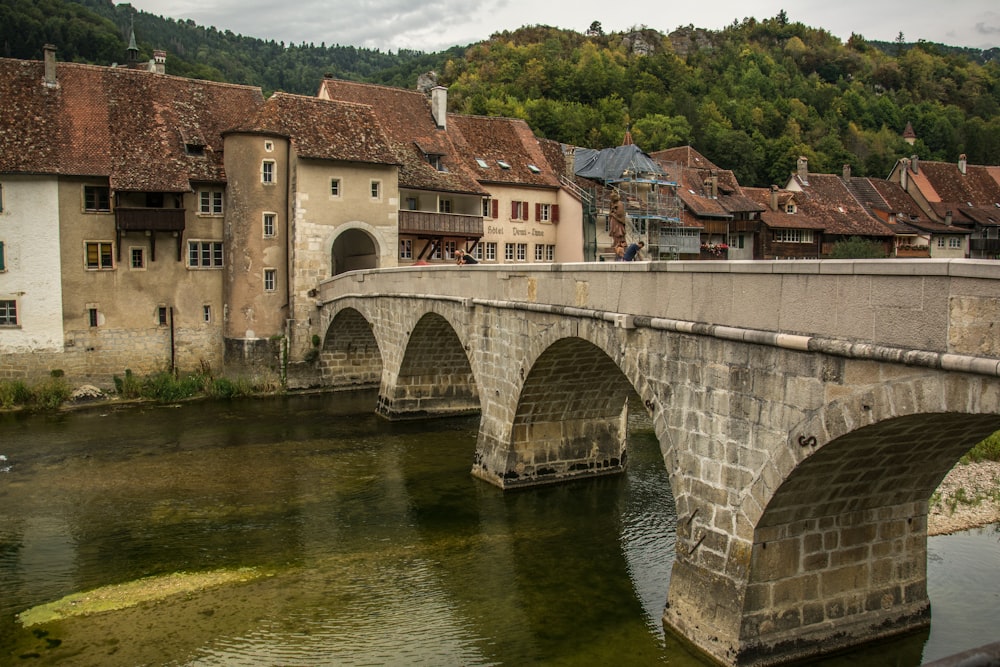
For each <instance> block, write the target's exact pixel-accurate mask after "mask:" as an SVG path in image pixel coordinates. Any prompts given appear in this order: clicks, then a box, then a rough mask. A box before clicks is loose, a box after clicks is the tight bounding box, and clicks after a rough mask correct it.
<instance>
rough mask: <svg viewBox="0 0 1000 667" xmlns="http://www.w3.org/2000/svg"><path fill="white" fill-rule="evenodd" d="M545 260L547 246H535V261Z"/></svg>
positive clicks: (539, 244)
mask: <svg viewBox="0 0 1000 667" xmlns="http://www.w3.org/2000/svg"><path fill="white" fill-rule="evenodd" d="M544 258H545V246H544V245H542V244H541V243H536V244H535V261H536V262H541V261H542V260H543V259H544Z"/></svg>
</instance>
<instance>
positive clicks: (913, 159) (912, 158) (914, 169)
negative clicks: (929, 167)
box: [910, 155, 920, 174]
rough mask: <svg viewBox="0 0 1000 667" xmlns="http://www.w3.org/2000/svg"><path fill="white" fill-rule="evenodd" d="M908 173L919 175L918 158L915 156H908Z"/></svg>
mask: <svg viewBox="0 0 1000 667" xmlns="http://www.w3.org/2000/svg"><path fill="white" fill-rule="evenodd" d="M910 171H912V172H913V173H914V174H919V173H920V158H919V157H918V156H916V155H911V156H910Z"/></svg>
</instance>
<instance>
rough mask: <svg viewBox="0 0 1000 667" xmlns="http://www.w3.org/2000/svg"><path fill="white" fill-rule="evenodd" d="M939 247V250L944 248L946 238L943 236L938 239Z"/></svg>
mask: <svg viewBox="0 0 1000 667" xmlns="http://www.w3.org/2000/svg"><path fill="white" fill-rule="evenodd" d="M937 246H938V247H939V248H943V247H944V237H943V236H939V237H938V240H937Z"/></svg>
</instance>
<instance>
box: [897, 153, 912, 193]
mask: <svg viewBox="0 0 1000 667" xmlns="http://www.w3.org/2000/svg"><path fill="white" fill-rule="evenodd" d="M899 164H900V166H901V167H902V169H900V170H899V187H901V188H903V189H904V190H905V189H906V186H907V185H908V184H909V181H908V179H907V171H908V170H909V168H910V160H909V159H908V158H905V157H904V158H903V159H902V160H900V161H899Z"/></svg>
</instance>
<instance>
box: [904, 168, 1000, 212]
mask: <svg viewBox="0 0 1000 667" xmlns="http://www.w3.org/2000/svg"><path fill="white" fill-rule="evenodd" d="M917 171H918V172H919V173H923V175H924V176H925V177H926V179H927V181H928V182H929V183H930V184H931V186H932V187H933V188H934V191H935V192H936V193H937V195H938V197H940V201H942V202H946V203H947V202H957V203H961V204H965V205H966V206H968V205H969V204H971V205H972V206H974V207H978V208H990V207H995V206H996V205H997V204H1000V183H998V182H997V181H996V179H994V178H993V176H992V175H991V174H990V170H989V169H988V168H986V167H980V166H976V165H971V164H970V165H968V166H966V168H965V173H964V174H963V173H962V172H961V171H960V170H959V168H958V165H957V164H953V163H950V162H930V161H924V160H921V161H920V163H919V165H918V167H917ZM911 175H912V171H911Z"/></svg>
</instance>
